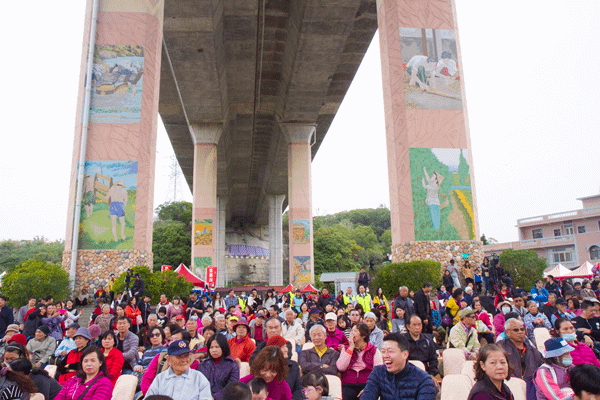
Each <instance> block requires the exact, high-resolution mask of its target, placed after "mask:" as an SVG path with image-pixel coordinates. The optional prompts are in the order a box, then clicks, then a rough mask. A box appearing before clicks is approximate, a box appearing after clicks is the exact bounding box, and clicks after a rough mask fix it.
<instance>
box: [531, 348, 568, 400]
mask: <svg viewBox="0 0 600 400" xmlns="http://www.w3.org/2000/svg"><path fill="white" fill-rule="evenodd" d="M544 347H545V351H544V354H543V356H544V363H543V364H542V365H541V366H540V367H539V368H538V370H537V371H536V372H535V378H534V380H533V383H534V384H535V389H536V395H537V399H538V400H546V399H547V400H563V399H564V400H567V399H569V400H570V399H572V398H573V390H572V389H571V387H570V386H569V375H568V372H567V371H568V369H569V367H570V366H571V365H572V364H573V358H572V357H571V354H570V353H571V352H572V351H573V347H571V346H569V344H568V343H567V341H566V340H565V339H563V338H562V337H556V338H551V339H548V340H546V342H545V343H544Z"/></svg>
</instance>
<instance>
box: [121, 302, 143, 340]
mask: <svg viewBox="0 0 600 400" xmlns="http://www.w3.org/2000/svg"><path fill="white" fill-rule="evenodd" d="M138 315H139V316H141V315H142V312H141V311H140V309H139V308H138V307H137V306H136V305H135V297H133V296H131V298H130V299H129V300H127V307H125V316H126V317H128V318H129V319H130V320H131V325H130V326H129V330H130V331H131V332H133V333H136V334H137V331H138V328H139V326H138V321H137V317H138Z"/></svg>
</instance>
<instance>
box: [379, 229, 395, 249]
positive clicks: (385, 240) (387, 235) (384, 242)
mask: <svg viewBox="0 0 600 400" xmlns="http://www.w3.org/2000/svg"><path fill="white" fill-rule="evenodd" d="M381 246H383V251H384V252H385V254H387V253H391V251H392V230H391V229H386V230H385V232H383V233H382V234H381Z"/></svg>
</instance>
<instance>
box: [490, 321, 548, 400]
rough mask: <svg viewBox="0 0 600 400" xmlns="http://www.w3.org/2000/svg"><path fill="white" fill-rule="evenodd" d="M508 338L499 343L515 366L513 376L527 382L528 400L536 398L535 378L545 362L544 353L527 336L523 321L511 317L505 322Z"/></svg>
mask: <svg viewBox="0 0 600 400" xmlns="http://www.w3.org/2000/svg"><path fill="white" fill-rule="evenodd" d="M504 329H505V331H504V332H505V334H506V339H504V340H499V341H498V345H500V347H502V348H503V349H504V350H505V351H506V353H507V354H508V361H509V363H510V364H511V365H513V366H514V367H515V370H514V372H513V373H512V375H511V376H514V377H516V378H519V379H523V380H524V381H525V383H526V384H527V400H534V399H535V398H536V394H535V392H536V391H535V386H534V384H533V378H534V376H535V371H536V370H537V369H538V368H539V366H540V365H542V363H543V357H542V354H541V353H540V352H539V351H538V349H537V348H536V346H534V345H533V344H532V343H531V341H530V340H529V339H528V338H527V328H526V327H525V324H524V323H523V321H520V320H518V319H516V318H510V319H508V320H507V321H506V322H505V323H504Z"/></svg>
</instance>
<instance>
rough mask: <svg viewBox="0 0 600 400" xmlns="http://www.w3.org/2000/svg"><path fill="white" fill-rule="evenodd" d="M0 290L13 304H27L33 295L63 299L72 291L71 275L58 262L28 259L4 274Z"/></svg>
mask: <svg viewBox="0 0 600 400" xmlns="http://www.w3.org/2000/svg"><path fill="white" fill-rule="evenodd" d="M0 292H1V293H2V294H3V295H4V296H7V297H8V298H9V303H10V305H12V306H22V305H24V304H27V301H28V300H29V297H31V296H35V297H37V298H40V297H46V296H47V295H52V297H54V299H56V300H63V299H66V298H67V296H68V295H69V294H70V293H71V291H70V289H69V275H68V274H67V272H66V271H65V270H64V269H63V268H62V267H61V266H60V265H58V264H51V263H47V262H45V261H40V260H34V259H31V260H26V261H24V262H22V263H21V264H19V265H17V266H16V267H15V268H14V269H13V270H12V271H11V272H8V273H7V274H6V275H5V276H4V279H3V280H2V287H1V288H0Z"/></svg>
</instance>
